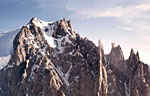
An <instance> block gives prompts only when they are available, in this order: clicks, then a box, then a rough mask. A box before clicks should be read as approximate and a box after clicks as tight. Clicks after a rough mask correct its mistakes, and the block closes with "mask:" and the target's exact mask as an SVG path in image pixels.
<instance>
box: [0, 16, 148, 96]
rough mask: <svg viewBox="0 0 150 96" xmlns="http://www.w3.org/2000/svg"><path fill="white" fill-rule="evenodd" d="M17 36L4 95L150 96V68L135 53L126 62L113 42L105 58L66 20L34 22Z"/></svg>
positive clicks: (2, 82) (1, 82)
mask: <svg viewBox="0 0 150 96" xmlns="http://www.w3.org/2000/svg"><path fill="white" fill-rule="evenodd" d="M16 33H17V35H16V36H15V38H14V40H13V42H12V44H13V47H11V48H12V51H10V49H11V48H10V47H9V48H10V49H6V51H7V52H11V57H10V60H9V62H8V64H7V65H6V66H5V67H3V68H2V69H1V70H0V76H1V78H0V96H150V88H149V86H150V81H149V80H150V70H149V67H148V65H147V64H144V63H143V62H142V61H140V57H139V53H138V52H137V53H135V52H134V50H133V49H131V52H130V56H129V58H128V59H127V60H125V59H124V56H123V52H122V50H121V47H120V45H118V46H115V44H114V43H113V44H112V49H111V52H110V53H109V54H104V49H103V45H102V42H101V41H100V40H99V42H98V46H96V45H95V44H94V43H93V42H92V41H90V40H89V39H88V38H82V37H81V36H80V35H79V34H77V33H76V32H75V31H74V30H73V28H72V25H71V21H70V20H65V19H63V20H59V21H56V22H45V21H42V20H40V19H37V18H32V19H31V20H30V22H29V23H28V24H27V25H26V26H23V27H22V28H21V29H20V30H19V32H17V31H16ZM14 34H15V32H14ZM0 38H1V37H0ZM10 43H11V42H10ZM7 52H6V53H7ZM7 55H8V54H7Z"/></svg>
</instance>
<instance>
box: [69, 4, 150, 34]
mask: <svg viewBox="0 0 150 96" xmlns="http://www.w3.org/2000/svg"><path fill="white" fill-rule="evenodd" d="M67 10H69V11H72V12H73V14H71V15H70V17H71V18H78V19H92V18H109V17H111V18H114V19H115V20H118V21H119V22H120V23H122V24H123V25H125V26H122V29H124V30H128V31H137V32H144V31H145V32H148V31H149V32H150V27H149V26H150V23H149V21H150V3H141V4H138V5H129V6H123V7H122V6H115V7H111V8H98V7H95V8H84V7H78V8H77V7H75V8H74V7H72V6H71V7H67Z"/></svg>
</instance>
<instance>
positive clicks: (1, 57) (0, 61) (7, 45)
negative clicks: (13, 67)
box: [0, 29, 20, 69]
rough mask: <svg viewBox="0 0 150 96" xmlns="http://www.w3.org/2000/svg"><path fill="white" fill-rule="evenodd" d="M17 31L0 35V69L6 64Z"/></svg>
mask: <svg viewBox="0 0 150 96" xmlns="http://www.w3.org/2000/svg"><path fill="white" fill-rule="evenodd" d="M19 31H20V30H19V29H17V30H14V31H10V32H3V33H0V69H1V68H3V67H4V66H5V65H6V64H7V63H8V61H9V59H10V57H11V54H12V50H13V40H14V38H15V36H16V34H17V33H18V32H19Z"/></svg>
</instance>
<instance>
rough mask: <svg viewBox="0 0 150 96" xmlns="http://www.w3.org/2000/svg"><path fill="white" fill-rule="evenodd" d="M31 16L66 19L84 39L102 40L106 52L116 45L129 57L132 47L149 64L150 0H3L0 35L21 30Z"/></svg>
mask: <svg viewBox="0 0 150 96" xmlns="http://www.w3.org/2000/svg"><path fill="white" fill-rule="evenodd" d="M32 17H37V18H40V19H42V20H45V21H56V20H59V19H62V18H63V17H65V18H66V19H70V20H71V21H72V24H73V29H74V30H75V31H76V32H77V33H80V34H81V35H82V36H83V37H88V38H89V39H90V40H92V41H94V43H97V40H98V39H101V41H102V42H103V45H104V49H105V53H109V52H110V49H111V43H112V42H115V43H116V45H117V44H120V45H121V47H122V49H123V53H124V55H125V57H126V58H128V56H129V53H130V49H131V48H133V49H134V50H135V51H139V54H140V57H141V60H142V61H144V62H145V63H149V64H150V0H1V2H0V32H4V31H10V30H14V29H18V28H21V27H22V26H23V25H26V24H27V23H28V22H29V20H30V19H31V18H32Z"/></svg>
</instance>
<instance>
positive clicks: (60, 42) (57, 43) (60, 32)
mask: <svg viewBox="0 0 150 96" xmlns="http://www.w3.org/2000/svg"><path fill="white" fill-rule="evenodd" d="M33 25H34V26H36V27H39V28H40V29H41V31H42V33H43V35H44V38H45V40H47V43H48V44H49V45H50V47H52V48H57V49H58V50H59V52H60V53H63V51H64V47H65V46H64V45H66V44H67V43H72V42H71V41H70V39H71V38H72V39H75V38H76V35H75V33H74V31H73V30H72V26H71V22H70V21H67V20H65V19H63V20H59V21H56V22H46V21H43V20H40V19H38V18H32V19H31V20H30V22H29V23H28V24H27V27H28V28H29V29H30V26H33Z"/></svg>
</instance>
